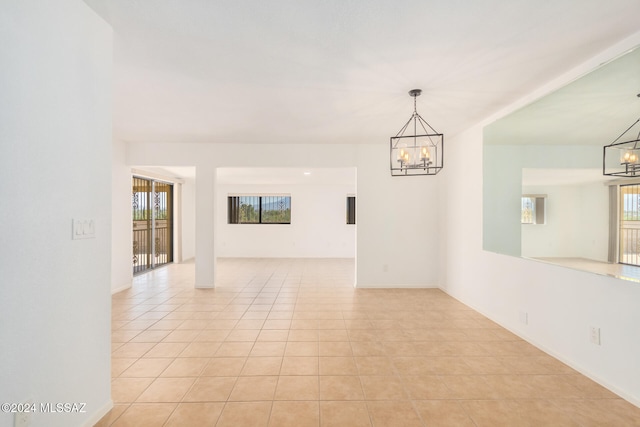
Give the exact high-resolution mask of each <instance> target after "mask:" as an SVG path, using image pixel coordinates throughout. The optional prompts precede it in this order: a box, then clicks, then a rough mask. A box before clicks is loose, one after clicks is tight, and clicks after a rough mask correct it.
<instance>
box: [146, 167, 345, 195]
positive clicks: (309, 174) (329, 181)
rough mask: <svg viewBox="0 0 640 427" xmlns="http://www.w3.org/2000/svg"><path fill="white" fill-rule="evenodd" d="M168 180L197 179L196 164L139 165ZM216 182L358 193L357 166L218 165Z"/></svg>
mask: <svg viewBox="0 0 640 427" xmlns="http://www.w3.org/2000/svg"><path fill="white" fill-rule="evenodd" d="M134 169H136V170H140V171H144V172H148V173H150V174H152V175H156V176H157V177H163V178H165V179H172V178H177V179H189V180H193V179H195V178H196V168H195V167H192V166H161V167H160V166H135V167H134ZM216 183H217V184H221V185H341V186H345V185H347V186H352V187H353V189H354V192H355V185H356V168H217V169H216Z"/></svg>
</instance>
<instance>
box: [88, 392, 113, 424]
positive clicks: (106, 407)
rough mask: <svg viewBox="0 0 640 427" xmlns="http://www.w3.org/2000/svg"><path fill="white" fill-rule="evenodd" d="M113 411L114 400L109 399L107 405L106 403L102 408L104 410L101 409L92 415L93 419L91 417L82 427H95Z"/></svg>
mask: <svg viewBox="0 0 640 427" xmlns="http://www.w3.org/2000/svg"><path fill="white" fill-rule="evenodd" d="M112 409H113V400H111V399H109V401H108V402H107V403H105V404H104V405H103V406H102V408H100V409H99V410H97V411H96V412H94V413H93V415H91V417H89V419H88V420H87V421H85V423H84V424H83V425H82V427H93V426H95V425H96V424H97V423H98V421H100V420H101V419H102V417H104V416H105V415H107V414H108V413H109V411H110V410H112Z"/></svg>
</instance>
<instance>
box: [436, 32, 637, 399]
mask: <svg viewBox="0 0 640 427" xmlns="http://www.w3.org/2000/svg"><path fill="white" fill-rule="evenodd" d="M639 42H640V33H639V34H637V35H636V36H635V37H632V38H630V39H628V40H627V41H625V42H623V43H620V44H619V45H617V46H615V47H612V48H611V49H610V50H609V51H608V52H604V53H603V54H601V55H598V56H597V57H595V58H592V59H591V60H590V61H588V62H587V63H585V64H582V65H581V66H580V67H577V68H576V69H575V70H571V71H570V72H568V73H567V74H566V75H564V76H561V77H560V78H558V79H557V80H556V81H554V82H551V83H549V85H547V86H545V87H544V88H541V89H540V90H539V91H537V92H536V93H533V94H531V95H530V96H529V97H528V98H527V99H525V100H521V101H519V102H518V103H516V104H514V105H512V106H510V107H509V108H508V109H506V110H505V111H503V112H501V114H503V115H504V114H507V113H509V112H511V111H514V110H515V109H516V108H518V107H520V106H522V105H524V104H526V103H527V102H529V101H531V100H532V99H535V97H537V96H542V95H544V94H546V93H548V91H550V90H553V89H555V88H557V87H559V85H561V84H565V83H567V82H568V81H570V80H572V79H574V78H576V77H577V76H579V75H581V74H583V73H585V72H587V71H588V70H590V69H592V68H593V67H595V66H597V65H598V64H600V63H602V62H604V61H606V60H608V59H610V58H612V57H614V56H616V55H618V54H620V53H622V52H624V51H626V50H627V49H629V48H630V47H632V46H635V45H637V44H638V43H639ZM498 117H500V115H496V116H494V117H493V118H490V119H487V121H486V122H485V124H487V123H489V122H490V121H491V120H492V119H494V118H498ZM447 150H448V153H449V154H448V157H449V158H455V159H456V160H457V161H456V162H455V163H449V164H448V165H447V166H445V170H444V172H443V173H444V174H445V177H446V186H445V187H446V203H445V204H444V206H443V209H444V212H445V213H446V216H444V217H446V223H444V224H442V225H443V227H444V231H443V233H444V236H443V237H442V239H443V242H446V244H443V245H442V246H441V248H442V250H443V251H445V252H446V258H445V259H446V261H445V262H446V271H445V273H444V274H443V276H442V280H443V281H444V282H445V284H444V286H443V289H444V290H445V291H446V292H447V293H449V294H451V295H452V296H454V297H456V298H458V299H459V300H461V301H462V302H464V303H466V304H468V305H469V306H471V307H473V308H475V309H476V310H478V311H480V312H481V313H484V314H485V315H487V316H488V317H490V318H491V319H493V320H495V321H496V322H498V323H500V324H501V325H503V326H505V327H507V328H509V329H511V330H513V331H515V332H516V333H518V334H519V335H520V336H522V337H524V338H525V339H527V340H529V341H531V342H532V343H534V344H536V345H538V346H540V347H541V348H543V349H546V350H547V351H548V352H549V353H551V354H553V355H555V356H556V357H558V358H559V359H561V360H564V361H565V362H567V363H569V364H570V365H572V366H573V367H575V368H577V369H579V370H580V371H582V372H583V373H585V374H587V375H588V376H590V377H592V378H594V379H596V380H598V381H599V382H601V383H602V384H604V385H606V386H608V387H609V388H611V389H612V390H614V391H615V392H617V393H619V394H620V395H622V396H623V397H625V398H627V399H628V400H630V401H632V402H634V403H635V404H636V405H640V369H638V363H637V361H638V360H640V340H638V339H636V337H638V336H640V311H639V310H638V303H637V302H638V301H640V286H639V285H638V283H635V282H629V281H625V280H620V279H615V278H611V277H606V276H599V275H595V274H592V273H586V272H580V271H576V270H571V269H567V268H563V267H559V266H554V265H549V264H545V263H539V262H535V261H532V260H526V259H522V258H517V257H513V256H506V255H500V254H496V253H492V252H487V251H484V250H482V244H483V242H482V230H483V227H482V214H483V198H482V186H483V185H482V179H483V170H482V163H481V162H478V159H479V158H481V157H482V153H483V148H482V124H480V125H478V126H475V127H473V128H471V129H469V130H467V131H466V132H464V133H462V134H460V135H458V136H456V137H454V138H451V139H449V143H448V148H447ZM459 194H465V195H467V197H466V198H464V199H463V198H460V197H457V195H459ZM485 212H486V210H485ZM517 230H518V231H519V226H518V229H517ZM519 311H526V312H527V313H528V314H529V324H528V325H524V324H522V323H520V322H519ZM590 326H596V327H600V328H601V334H602V345H601V346H596V345H593V344H591V343H590V342H589V327H590Z"/></svg>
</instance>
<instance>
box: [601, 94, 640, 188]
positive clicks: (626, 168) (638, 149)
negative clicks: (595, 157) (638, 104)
mask: <svg viewBox="0 0 640 427" xmlns="http://www.w3.org/2000/svg"><path fill="white" fill-rule="evenodd" d="M637 96H638V97H640V94H638V95H637ZM638 123H640V119H638V120H636V121H635V122H634V123H633V124H632V125H631V126H629V127H628V128H627V130H625V131H624V132H622V134H620V136H619V137H617V138H616V139H615V140H614V141H613V142H612V143H611V144H609V145H605V146H604V149H603V150H604V152H603V157H602V174H603V175H610V176H621V177H626V178H634V177H640V132H638V134H636V135H635V138H634V136H633V134H632V135H631V136H630V138H631V139H628V140H626V141H625V140H623V138H625V139H626V138H629V137H625V135H626V134H627V132H629V131H631V129H633V127H634V126H635V125H637V124H638ZM634 132H635V131H634ZM621 139H622V141H621V142H618V141H620V140H621Z"/></svg>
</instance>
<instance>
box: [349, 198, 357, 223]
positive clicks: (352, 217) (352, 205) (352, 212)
mask: <svg viewBox="0 0 640 427" xmlns="http://www.w3.org/2000/svg"><path fill="white" fill-rule="evenodd" d="M355 223H356V196H347V224H355Z"/></svg>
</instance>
